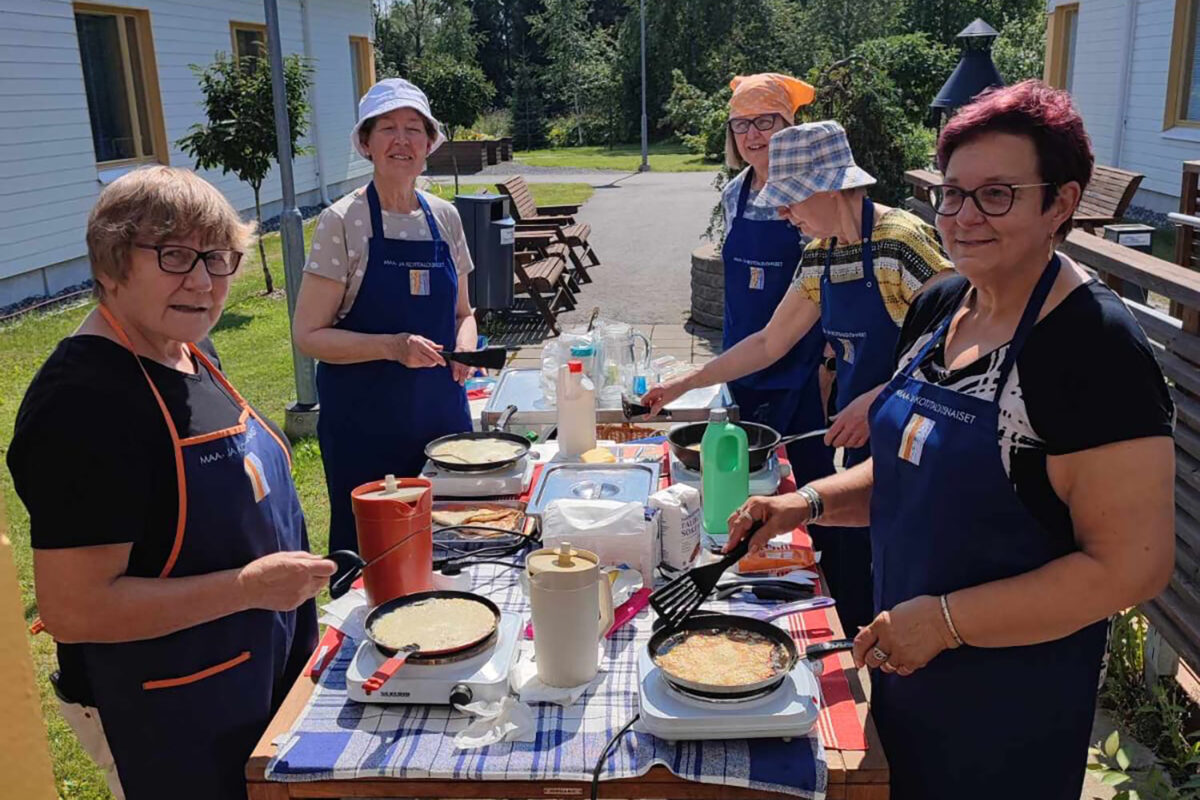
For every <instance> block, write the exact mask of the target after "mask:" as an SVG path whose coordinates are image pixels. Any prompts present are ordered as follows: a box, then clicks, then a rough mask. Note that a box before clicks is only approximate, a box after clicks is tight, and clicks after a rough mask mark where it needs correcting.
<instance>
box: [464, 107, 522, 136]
mask: <svg viewBox="0 0 1200 800" xmlns="http://www.w3.org/2000/svg"><path fill="white" fill-rule="evenodd" d="M471 127H472V128H474V129H475V130H477V131H479V132H480V133H481V134H483V135H484V136H486V137H489V138H492V139H501V138H503V137H505V136H511V135H512V110H511V109H508V108H497V109H493V110H492V111H485V112H483V113H482V114H480V115H479V119H477V120H475V124H474V125H472V126H471Z"/></svg>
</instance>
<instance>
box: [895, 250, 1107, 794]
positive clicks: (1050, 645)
mask: <svg viewBox="0 0 1200 800" xmlns="http://www.w3.org/2000/svg"><path fill="white" fill-rule="evenodd" d="M1058 270H1059V260H1058V257H1057V256H1055V257H1054V259H1053V260H1052V261H1051V262H1050V264H1049V265H1048V266H1047V268H1046V271H1045V272H1044V273H1043V275H1042V277H1041V280H1040V281H1039V282H1038V284H1037V287H1036V288H1035V290H1034V292H1033V295H1032V296H1031V297H1030V300H1029V303H1028V305H1027V306H1026V308H1025V313H1024V315H1023V316H1022V318H1021V322H1020V324H1019V325H1018V327H1017V330H1016V333H1015V334H1014V335H1013V338H1012V342H1011V344H1010V346H1009V348H1008V353H1007V354H1006V356H1005V359H1004V363H1003V364H1002V365H1001V367H1000V375H999V378H998V379H997V383H996V387H997V389H996V399H993V400H984V399H981V398H978V397H970V396H967V395H964V394H960V393H958V392H956V391H953V390H951V389H947V388H945V387H942V386H937V385H934V384H930V383H924V382H922V381H919V380H916V379H914V378H913V377H912V374H913V371H914V369H915V368H916V367H917V365H919V364H920V363H921V361H922V360H923V359H924V358H925V357H926V355H927V354H928V353H929V352H930V350H931V349H932V348H934V347H935V346H937V344H938V342H940V341H941V340H942V339H943V338H944V336H945V334H946V331H947V329H948V328H949V325H950V322H951V320H952V319H953V317H954V314H950V315H948V316H947V317H946V319H945V320H943V322H942V324H941V325H940V326H939V327H938V329H937V331H936V332H935V333H934V336H933V338H932V339H930V341H929V342H928V343H927V344H926V345H925V346H924V348H922V350H921V352H920V353H919V354H918V355H917V357H916V358H914V359H913V360H912V362H911V363H909V364H908V365H907V366H906V367H905V369H904V370H902V371H901V372H900V373H898V374H897V375H896V377H895V378H894V379H893V380H892V381H891V383H890V384H888V387H887V389H885V390H884V392H883V393H882V394H880V396H879V398H878V399H877V400H876V401H875V405H874V407H873V408H872V414H871V420H872V422H871V441H872V443H873V444H872V452H873V454H874V459H875V461H874V466H875V485H874V489H873V491H872V493H871V539H872V545H873V548H874V556H875V603H876V607H877V608H878V609H879V610H884V609H891V608H893V607H894V606H896V604H898V603H901V602H903V601H905V600H908V599H911V598H913V597H917V596H920V595H934V596H937V595H941V594H945V593H948V592H953V591H956V590H958V589H964V588H967V587H970V586H977V585H979V584H983V583H988V582H990V581H996V580H1001V579H1004V578H1009V577H1012V576H1015V575H1020V574H1023V573H1026V572H1029V571H1031V570H1034V569H1037V568H1038V567H1041V566H1042V565H1044V564H1046V563H1048V562H1050V561H1053V560H1054V559H1057V558H1061V557H1062V556H1065V555H1067V554H1068V553H1071V552H1074V551H1076V550H1077V549H1078V548H1077V547H1076V545H1075V542H1074V539H1073V537H1072V536H1071V535H1070V534H1067V533H1063V532H1052V531H1049V530H1046V529H1045V528H1043V527H1042V525H1041V524H1040V523H1039V522H1038V521H1037V520H1036V519H1035V518H1034V517H1033V515H1032V514H1030V512H1029V510H1028V509H1027V508H1026V507H1025V505H1024V504H1023V503H1022V502H1021V500H1020V498H1019V497H1018V496H1017V493H1016V491H1015V490H1014V488H1013V485H1012V483H1011V481H1010V480H1009V478H1008V475H1007V474H1005V471H1004V465H1003V463H1002V462H1001V453H1000V447H1001V444H1000V442H999V441H998V437H997V430H998V428H997V422H998V417H999V405H998V398H999V397H1000V395H1001V392H1003V391H1004V387H1005V385H1006V382H1007V379H1008V376H1009V374H1010V372H1011V371H1012V368H1013V365H1014V364H1015V363H1016V360H1017V358H1018V356H1019V355H1020V353H1021V349H1022V347H1023V346H1024V344H1025V342H1026V340H1027V339H1028V337H1029V333H1030V331H1031V330H1032V329H1033V326H1034V324H1035V322H1036V321H1037V317H1038V313H1039V312H1040V310H1041V308H1042V304H1043V303H1044V302H1045V299H1046V297H1047V295H1048V294H1049V292H1050V288H1051V287H1052V286H1053V285H1054V279H1055V277H1056V276H1057V275H1058ZM1106 631H1107V622H1097V623H1095V624H1093V625H1089V626H1088V627H1086V628H1084V629H1082V630H1080V631H1077V632H1076V633H1073V634H1071V635H1070V636H1066V637H1064V638H1062V639H1058V640H1055V641H1052V642H1046V643H1043V644H1037V645H1030V646H1026V647H995V648H982V647H971V646H969V645H966V646H963V647H960V648H958V649H956V650H947V651H945V652H943V653H941V654H939V655H938V656H937V657H935V658H934V659H933V660H932V661H931V662H929V664H928V665H927V666H926V667H924V668H923V669H920V670H918V671H917V672H916V673H914V674H913V675H911V676H909V677H907V678H905V677H901V676H899V675H888V674H886V673H883V672H876V673H874V674H873V675H872V677H871V682H872V687H873V689H872V697H871V704H872V710H873V712H874V714H875V722H876V724H877V725H878V726H879V735H880V739H881V741H882V743H883V748H884V751H885V753H886V754H887V758H888V763H889V764H890V765H891V780H892V797H893V798H895V800H917V798H919V799H920V800H938V798H946V800H950V798H955V800H957V798H963V797H970V798H972V800H988V799H989V798H996V800H1000V798H1009V797H1012V796H1014V794H1016V795H1019V796H1021V797H1023V798H1034V799H1035V800H1036V799H1040V798H1044V799H1045V800H1077V798H1078V797H1079V792H1080V789H1081V786H1082V784H1083V773H1084V764H1085V761H1086V758H1087V745H1088V739H1089V735H1090V732H1091V726H1092V713H1093V710H1094V708H1095V704H1096V690H1097V683H1098V681H1099V674H1100V662H1101V658H1102V656H1103V654H1104V646H1105V634H1106ZM1014 778H1015V780H1016V781H1017V784H1015V785H1014V783H1013V780H1014ZM1014 790H1015V791H1014Z"/></svg>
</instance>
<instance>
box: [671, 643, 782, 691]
mask: <svg viewBox="0 0 1200 800" xmlns="http://www.w3.org/2000/svg"><path fill="white" fill-rule="evenodd" d="M787 656H788V654H787V651H786V650H785V649H784V648H783V647H782V646H781V645H780V644H779V643H777V642H773V641H771V640H770V639H768V638H767V637H766V636H763V635H762V634H760V633H755V632H753V631H743V630H718V629H712V630H697V631H684V632H682V633H677V634H675V635H674V636H672V637H671V638H670V639H668V640H667V641H666V642H664V643H663V646H662V647H661V648H660V649H659V652H658V653H656V654H655V656H654V663H655V664H657V665H658V666H659V667H661V668H662V669H663V670H665V671H666V672H667V673H669V674H670V675H672V676H673V677H676V678H681V679H683V680H686V681H691V682H693V683H706V684H708V685H710V686H730V687H735V686H748V685H750V684H752V683H757V682H758V681H764V680H768V679H770V678H772V677H774V676H776V675H778V674H779V673H780V672H781V671H782V670H783V669H784V668H785V667H786V666H787Z"/></svg>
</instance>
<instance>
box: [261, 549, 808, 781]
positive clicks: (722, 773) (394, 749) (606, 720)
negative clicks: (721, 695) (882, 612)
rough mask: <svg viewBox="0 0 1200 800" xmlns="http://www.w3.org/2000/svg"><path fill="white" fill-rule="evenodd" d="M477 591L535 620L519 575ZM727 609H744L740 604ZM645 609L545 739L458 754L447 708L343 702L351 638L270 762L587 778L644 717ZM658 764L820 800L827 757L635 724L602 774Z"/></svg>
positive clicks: (548, 725) (482, 570) (383, 771)
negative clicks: (640, 672) (675, 737)
mask: <svg viewBox="0 0 1200 800" xmlns="http://www.w3.org/2000/svg"><path fill="white" fill-rule="evenodd" d="M474 571H475V573H476V574H475V585H474V587H473V590H474V591H475V592H477V593H479V594H483V595H486V596H487V597H490V598H491V599H492V600H494V601H495V602H496V603H497V604H498V605H499V606H500V607H501V608H502V609H504V610H505V611H514V612H519V613H522V614H525V615H527V614H528V602H527V601H526V599H525V597H524V595H523V594H522V592H521V588H520V585H519V584H518V580H517V571H516V570H511V569H508V570H506V569H505V568H503V567H498V566H490V565H482V566H478V567H475V568H474ZM730 610H732V611H735V612H736V611H737V610H738V607H736V606H735V607H732V608H731V609H730ZM650 625H651V612H650V611H649V610H646V611H643V612H642V613H641V614H640V615H639V616H638V617H637V618H636V619H635V620H634V621H633V622H631V623H630V624H628V625H626V626H625V627H623V628H621V629H620V630H618V631H617V632H616V633H614V634H613V636H612V638H611V639H609V640H608V641H607V648H606V651H605V658H604V661H603V663H602V664H601V669H602V670H604V675H603V679H602V680H600V681H597V682H596V683H594V684H593V686H592V688H590V689H589V690H588V691H587V693H586V694H584V696H583V697H582V698H581V699H580V700H579V701H578V702H576V703H575V704H573V705H571V706H569V707H566V708H564V707H562V706H560V705H557V704H537V705H534V706H533V709H534V713H535V715H536V719H537V738H536V740H535V741H533V742H528V743H523V742H515V743H508V742H505V743H501V744H496V745H491V746H488V747H483V748H479V749H476V750H458V749H456V748H455V746H454V741H453V739H454V735H455V734H456V733H457V732H458V731H460V730H462V729H463V728H464V727H466V726H467V724H468V723H469V721H470V718H469V717H467V716H466V715H465V714H462V713H460V712H458V711H455V710H454V709H452V708H450V707H449V706H406V705H363V704H360V703H355V702H353V701H351V700H349V699H348V698H347V696H346V668H347V666H348V665H349V663H350V659H351V656H352V655H353V653H354V649H355V646H356V645H357V643H356V642H354V641H353V640H352V639H347V640H346V641H345V642H344V643H343V645H342V647H341V649H340V650H339V651H338V654H337V656H336V657H335V658H334V660H333V661H332V663H331V664H330V665H329V666H328V667H327V668H326V669H325V670H324V672H323V673H322V674H321V678H320V681H319V684H318V686H317V687H316V689H315V690H314V692H313V695H312V698H311V699H310V701H309V703H308V705H307V707H305V709H304V711H303V712H302V713H301V714H300V716H299V717H298V718H297V720H296V722H295V724H294V725H293V727H292V730H291V731H290V732H289V733H288V734H287V735H286V736H285V737H284V738H283V739H282V740H281V741H280V743H279V745H280V746H279V750H278V755H276V756H275V758H273V759H272V760H271V763H270V764H269V765H268V766H267V777H268V779H270V780H276V781H317V780H349V779H353V778H367V777H388V778H414V779H415V778H436V779H442V780H446V779H465V780H575V781H590V780H591V777H592V771H593V770H594V769H595V766H596V762H597V760H598V759H599V757H600V754H601V753H602V752H603V750H604V748H605V746H606V745H607V744H608V742H609V740H610V739H611V738H612V737H613V736H614V735H615V734H616V733H617V732H618V731H619V730H620V729H621V728H622V727H623V726H624V725H625V724H626V723H627V722H629V720H630V719H631V718H632V717H633V715H634V714H636V713H637V711H638V686H637V684H638V679H637V651H638V646H639V645H640V644H642V643H643V642H644V641H645V640H646V638H647V637H648V636H649V635H650ZM656 764H661V765H663V766H665V767H667V769H669V770H670V771H671V772H673V773H674V774H676V775H678V776H680V777H681V778H685V779H687V780H693V781H699V782H701V783H714V784H722V785H727V786H737V787H746V788H751V789H761V790H767V791H776V792H784V793H787V794H792V795H796V796H798V797H805V798H814V799H815V800H821V799H822V798H823V797H824V796H825V787H826V782H827V775H826V767H825V750H824V748H823V746H822V745H821V741H820V739H819V737H818V736H817V735H816V732H815V731H814V732H813V734H812V735H810V736H805V737H798V738H794V739H792V740H790V741H784V740H782V739H751V740H746V739H732V740H721V739H715V740H707V741H694V742H682V741H681V742H668V741H665V740H662V739H658V738H656V737H654V736H651V735H650V734H647V733H644V732H639V731H638V729H637V727H636V726H635V727H634V728H633V729H632V730H631V731H629V732H628V733H626V734H625V735H624V736H623V737H622V738H621V739H620V741H619V742H618V743H617V745H616V746H614V748H613V750H612V752H611V754H610V755H609V757H608V759H607V760H606V763H605V765H604V770H603V772H602V773H601V778H602V779H604V780H611V779H616V778H632V777H636V776H639V775H644V774H645V773H646V772H647V771H649V770H650V768H651V767H653V766H654V765H656Z"/></svg>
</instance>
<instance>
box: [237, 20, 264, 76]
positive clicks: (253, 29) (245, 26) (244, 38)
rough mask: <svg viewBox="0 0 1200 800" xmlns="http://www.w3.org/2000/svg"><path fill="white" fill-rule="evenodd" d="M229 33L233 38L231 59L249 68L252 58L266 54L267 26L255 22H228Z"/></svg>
mask: <svg viewBox="0 0 1200 800" xmlns="http://www.w3.org/2000/svg"><path fill="white" fill-rule="evenodd" d="M229 35H230V37H232V40H233V59H234V61H237V62H238V63H239V64H241V65H243V69H249V68H250V67H251V64H252V60H253V59H256V58H265V57H266V55H267V26H266V25H259V24H258V23H255V22H231V23H229Z"/></svg>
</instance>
